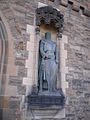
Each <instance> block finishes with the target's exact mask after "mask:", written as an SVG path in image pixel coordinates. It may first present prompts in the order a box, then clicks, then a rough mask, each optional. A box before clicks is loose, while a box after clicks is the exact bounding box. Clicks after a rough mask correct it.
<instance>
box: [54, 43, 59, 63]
mask: <svg viewBox="0 0 90 120" xmlns="http://www.w3.org/2000/svg"><path fill="white" fill-rule="evenodd" d="M55 57H56V63H57V64H58V62H59V55H58V49H57V45H56V49H55Z"/></svg>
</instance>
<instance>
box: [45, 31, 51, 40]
mask: <svg viewBox="0 0 90 120" xmlns="http://www.w3.org/2000/svg"><path fill="white" fill-rule="evenodd" d="M45 39H46V40H51V33H50V32H46V33H45Z"/></svg>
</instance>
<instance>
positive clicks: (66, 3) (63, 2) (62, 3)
mask: <svg viewBox="0 0 90 120" xmlns="http://www.w3.org/2000/svg"><path fill="white" fill-rule="evenodd" d="M60 4H61V5H63V6H65V7H67V6H68V0H61V1H60Z"/></svg>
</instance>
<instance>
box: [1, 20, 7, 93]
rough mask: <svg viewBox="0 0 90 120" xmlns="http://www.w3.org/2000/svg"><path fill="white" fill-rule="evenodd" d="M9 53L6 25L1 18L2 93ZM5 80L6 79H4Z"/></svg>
mask: <svg viewBox="0 0 90 120" xmlns="http://www.w3.org/2000/svg"><path fill="white" fill-rule="evenodd" d="M7 54H8V37H7V32H6V28H5V25H4V23H3V21H2V19H1V18H0V86H1V87H0V94H1V95H2V94H3V92H4V91H3V89H4V85H3V82H4V81H3V79H4V76H3V75H4V74H5V73H6V62H7ZM4 80H5V79H4Z"/></svg>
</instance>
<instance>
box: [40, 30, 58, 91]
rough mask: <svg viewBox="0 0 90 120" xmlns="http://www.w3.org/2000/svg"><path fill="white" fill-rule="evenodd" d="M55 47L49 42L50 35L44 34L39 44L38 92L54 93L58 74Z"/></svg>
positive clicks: (53, 43)
mask: <svg viewBox="0 0 90 120" xmlns="http://www.w3.org/2000/svg"><path fill="white" fill-rule="evenodd" d="M58 58H59V57H58V51H57V45H56V43H55V42H53V41H52V40H51V33H50V32H46V33H45V39H42V40H40V42H39V66H38V67H39V70H38V81H39V85H38V86H39V92H48V93H51V92H55V91H56V80H57V73H58V62H59V60H58Z"/></svg>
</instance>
